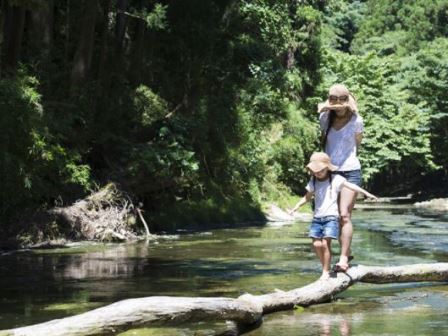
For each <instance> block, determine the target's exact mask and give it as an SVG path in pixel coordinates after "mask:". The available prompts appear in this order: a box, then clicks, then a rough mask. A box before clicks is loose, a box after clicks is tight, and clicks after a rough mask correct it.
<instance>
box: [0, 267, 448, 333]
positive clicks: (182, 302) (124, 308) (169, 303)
mask: <svg viewBox="0 0 448 336" xmlns="http://www.w3.org/2000/svg"><path fill="white" fill-rule="evenodd" d="M417 281H444V282H445V281H448V263H436V264H415V265H405V266H396V267H376V266H357V267H352V268H350V269H349V271H348V272H347V273H336V274H334V277H332V278H330V279H329V280H317V281H315V282H313V283H311V284H309V285H307V286H304V287H301V288H297V289H293V290H291V291H288V292H283V291H277V292H275V293H270V294H265V295H259V296H253V295H250V294H245V295H242V296H240V297H239V298H237V299H232V298H223V297H217V298H188V297H167V296H160V297H157V296H154V297H147V298H140V299H129V300H123V301H119V302H116V303H114V304H111V305H108V306H105V307H102V308H98V309H95V310H92V311H89V312H86V313H83V314H80V315H75V316H72V317H67V318H63V319H59V320H53V321H49V322H45V323H40V324H36V325H32V326H28V327H22V328H16V329H10V330H4V331H0V335H1V336H6V335H22V336H26V335H30V336H31V335H33V336H39V335H42V336H56V335H65V336H70V335H73V336H74V335H76V336H79V335H107V334H115V333H117V332H118V331H122V330H126V329H130V328H137V327H142V326H149V325H167V324H177V323H182V322H194V321H204V320H215V321H216V320H232V321H234V322H236V323H237V326H240V328H242V329H243V328H245V327H247V326H248V325H251V324H252V325H253V324H255V323H257V322H260V321H261V317H262V315H263V314H267V313H270V312H274V311H279V310H286V309H292V308H293V307H294V306H305V307H306V306H310V305H313V304H316V303H322V302H328V301H331V300H332V299H333V297H334V296H335V295H336V294H338V293H340V292H342V291H344V290H346V289H347V288H349V287H350V286H351V285H353V284H354V283H356V282H367V283H392V282H417Z"/></svg>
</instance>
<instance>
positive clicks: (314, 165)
mask: <svg viewBox="0 0 448 336" xmlns="http://www.w3.org/2000/svg"><path fill="white" fill-rule="evenodd" d="M306 167H307V168H308V169H309V170H311V171H312V172H313V173H317V172H319V171H321V170H322V169H324V168H328V169H329V170H331V171H336V170H337V169H338V167H337V166H335V165H333V164H332V163H331V160H330V157H329V156H328V154H326V153H323V152H316V153H313V155H311V158H310V162H309V163H308V164H307V166H306Z"/></svg>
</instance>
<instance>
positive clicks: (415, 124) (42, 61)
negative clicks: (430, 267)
mask: <svg viewBox="0 0 448 336" xmlns="http://www.w3.org/2000/svg"><path fill="white" fill-rule="evenodd" d="M0 17H1V22H0V26H1V37H2V38H1V45H0V48H1V63H0V71H1V72H0V111H1V114H0V115H1V117H0V118H1V119H0V137H1V141H0V146H1V150H0V160H1V166H0V170H1V171H0V174H1V176H2V185H1V191H0V216H1V218H2V222H3V223H4V224H3V225H2V231H3V232H2V235H3V236H4V235H6V236H7V235H12V234H15V233H16V231H17V229H14V225H12V224H8V223H15V222H16V221H17V218H18V216H19V215H20V216H27V214H30V213H35V212H36V210H38V209H47V208H49V207H52V206H54V205H55V204H61V203H63V204H68V203H70V202H72V201H73V200H75V199H78V198H82V197H84V196H85V195H86V194H88V193H89V192H90V191H92V190H94V189H95V188H97V187H98V186H102V185H104V184H106V183H107V182H109V181H113V182H116V183H118V184H119V185H120V186H121V188H122V189H123V190H125V191H127V192H129V193H130V194H132V195H134V197H135V198H136V200H138V201H139V202H142V203H143V204H144V207H145V209H146V211H147V212H146V213H147V215H148V217H149V219H151V218H152V219H153V220H152V221H151V223H152V225H153V228H155V229H166V228H167V225H169V224H168V223H173V221H174V220H173V218H174V217H175V216H176V215H177V216H178V221H179V222H188V221H189V220H190V221H191V220H193V219H194V220H197V221H199V222H208V221H212V222H213V221H215V222H216V221H226V222H229V221H233V220H246V219H251V218H254V217H256V216H257V214H258V213H259V212H258V210H257V209H259V207H260V204H262V203H263V202H264V201H267V200H277V201H278V200H281V199H284V198H285V197H287V195H289V194H290V193H291V192H293V193H299V192H301V191H302V187H303V185H304V182H305V181H306V179H307V175H306V172H305V170H304V164H305V161H306V160H307V158H308V156H309V155H310V153H311V152H312V151H314V150H316V149H318V148H319V141H318V137H319V136H318V133H319V132H318V128H317V113H316V106H317V103H318V102H319V101H321V100H322V99H324V97H325V95H326V90H327V89H328V87H329V86H330V85H331V84H333V83H334V82H343V83H345V84H346V85H347V86H348V87H350V88H351V89H352V91H353V92H354V93H355V95H356V97H357V98H358V101H359V105H360V108H361V114H362V115H363V117H364V119H365V121H366V130H365V136H366V138H365V141H364V144H363V147H362V152H361V157H362V162H363V165H364V174H365V179H366V180H365V182H367V183H368V185H369V187H371V188H373V190H377V191H379V192H380V193H381V194H384V193H386V190H387V192H397V193H399V192H409V191H412V190H413V191H418V190H420V188H421V186H423V185H424V186H425V188H428V186H430V188H433V186H435V187H437V188H441V190H443V187H444V186H446V183H447V182H446V181H447V176H448V165H447V160H448V158H447V156H446V153H447V152H448V142H447V140H446V139H447V135H448V134H447V133H448V114H447V108H448V100H447V96H446V94H445V91H446V87H448V60H447V58H446V57H445V55H446V53H447V52H448V28H447V27H448V0H447V1H445V0H437V1H431V2H427V1H423V0H419V1H404V0H403V1H392V0H381V1H378V0H367V1H349V0H346V1H343V0H331V1H319V0H308V1H295V0H255V1H254V0H251V1H249V0H237V1H226V0H210V1H200V0H188V1H156V0H153V1H141V0H79V1H70V0H48V1H38V0H3V1H2V7H1V13H0ZM386 187H387V188H388V189H385V188H386ZM155 219H157V220H155ZM187 219H188V220H187Z"/></svg>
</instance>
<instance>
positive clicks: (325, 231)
mask: <svg viewBox="0 0 448 336" xmlns="http://www.w3.org/2000/svg"><path fill="white" fill-rule="evenodd" d="M308 237H311V238H317V239H322V238H332V239H338V237H339V218H338V217H337V216H325V217H321V218H316V217H314V218H313V221H312V222H311V225H310V233H309V235H308Z"/></svg>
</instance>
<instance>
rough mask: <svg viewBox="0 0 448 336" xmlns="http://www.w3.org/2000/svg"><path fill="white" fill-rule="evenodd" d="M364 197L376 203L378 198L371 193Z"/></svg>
mask: <svg viewBox="0 0 448 336" xmlns="http://www.w3.org/2000/svg"><path fill="white" fill-rule="evenodd" d="M366 196H367V197H368V198H371V199H373V200H375V201H378V197H376V196H375V195H372V194H371V193H367V194H366Z"/></svg>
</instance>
